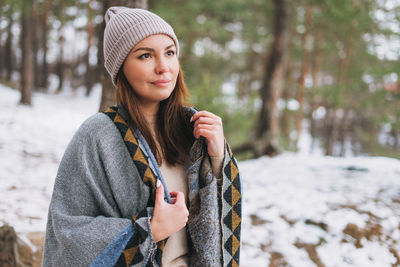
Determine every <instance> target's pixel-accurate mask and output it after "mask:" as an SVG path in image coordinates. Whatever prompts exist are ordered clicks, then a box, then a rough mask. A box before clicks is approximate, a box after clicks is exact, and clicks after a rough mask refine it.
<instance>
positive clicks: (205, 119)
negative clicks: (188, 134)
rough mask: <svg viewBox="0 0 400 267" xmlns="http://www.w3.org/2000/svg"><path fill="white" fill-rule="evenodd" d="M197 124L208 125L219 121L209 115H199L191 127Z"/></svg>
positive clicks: (218, 123)
mask: <svg viewBox="0 0 400 267" xmlns="http://www.w3.org/2000/svg"><path fill="white" fill-rule="evenodd" d="M199 124H208V125H218V126H219V125H221V122H220V121H219V120H217V119H215V118H209V117H200V118H198V119H197V120H196V122H195V123H194V125H193V127H197V125H199Z"/></svg>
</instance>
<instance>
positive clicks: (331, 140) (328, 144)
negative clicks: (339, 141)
mask: <svg viewBox="0 0 400 267" xmlns="http://www.w3.org/2000/svg"><path fill="white" fill-rule="evenodd" d="M324 122H325V127H324V129H325V154H326V155H327V156H333V149H334V145H335V140H336V109H334V108H328V107H327V111H326V115H325V120H324Z"/></svg>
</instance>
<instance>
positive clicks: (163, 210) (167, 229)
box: [150, 180, 189, 242]
mask: <svg viewBox="0 0 400 267" xmlns="http://www.w3.org/2000/svg"><path fill="white" fill-rule="evenodd" d="M170 195H171V198H172V202H173V204H169V203H167V202H165V201H164V187H163V185H162V183H161V182H160V181H159V180H157V189H156V200H155V205H154V214H153V217H152V218H151V220H150V227H151V232H152V233H153V239H154V242H158V241H160V240H163V239H165V238H167V237H169V236H171V235H172V234H174V233H176V232H178V231H179V230H181V229H182V228H183V227H185V225H186V223H187V221H188V217H189V211H188V209H187V207H186V203H185V196H184V194H183V193H182V192H171V193H170Z"/></svg>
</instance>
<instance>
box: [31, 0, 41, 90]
mask: <svg viewBox="0 0 400 267" xmlns="http://www.w3.org/2000/svg"><path fill="white" fill-rule="evenodd" d="M31 16H32V25H31V29H32V30H31V31H32V59H33V74H34V75H33V88H34V90H37V89H38V88H39V87H40V76H41V73H40V66H39V60H38V57H37V55H38V52H39V42H40V38H39V37H40V36H39V35H40V31H41V29H40V27H39V10H38V7H37V5H33V7H32V13H31Z"/></svg>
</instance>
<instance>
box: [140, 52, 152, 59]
mask: <svg viewBox="0 0 400 267" xmlns="http://www.w3.org/2000/svg"><path fill="white" fill-rule="evenodd" d="M138 58H139V59H145V58H150V54H149V53H145V54H143V55H140V56H139V57H138Z"/></svg>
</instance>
